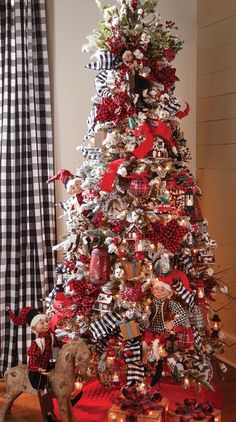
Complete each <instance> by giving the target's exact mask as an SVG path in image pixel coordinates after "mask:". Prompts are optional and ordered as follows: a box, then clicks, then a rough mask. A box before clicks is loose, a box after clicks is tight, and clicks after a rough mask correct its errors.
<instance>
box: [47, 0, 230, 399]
mask: <svg viewBox="0 0 236 422" xmlns="http://www.w3.org/2000/svg"><path fill="white" fill-rule="evenodd" d="M157 2H158V1H157V0H117V3H118V5H117V6H115V5H113V6H102V5H101V3H100V1H98V0H97V1H96V3H97V6H98V7H99V9H100V11H101V14H102V20H101V21H100V23H99V27H98V29H97V30H95V31H94V32H93V34H92V35H91V36H89V37H88V44H87V45H86V46H84V50H85V51H86V52H93V53H95V54H94V57H93V59H92V61H91V62H90V63H89V64H88V65H87V67H88V68H89V69H91V70H93V71H97V73H96V76H95V87H96V94H95V96H94V97H93V99H92V102H93V105H92V110H91V113H90V116H89V118H88V132H87V134H86V136H85V139H84V141H83V145H82V147H81V150H82V153H83V155H84V158H85V159H84V162H83V164H82V165H81V166H80V167H79V168H78V169H77V171H76V173H75V174H72V173H71V172H70V171H68V170H60V171H59V172H58V173H57V174H56V175H55V176H53V177H52V178H51V179H50V180H49V182H52V181H54V180H56V179H58V180H60V181H61V182H62V183H63V184H64V185H65V187H66V189H67V191H68V193H69V199H68V200H67V201H65V202H63V203H61V207H62V208H63V210H64V217H65V218H66V227H67V234H66V235H65V237H64V239H63V240H62V242H61V243H60V244H58V245H57V246H55V248H54V249H55V250H60V249H61V250H63V257H62V260H61V261H60V263H58V265H57V268H56V273H57V285H56V286H55V288H54V289H53V291H52V292H51V294H50V295H49V297H48V298H47V300H46V303H47V306H48V313H49V314H50V315H51V328H52V329H53V330H54V331H55V332H56V334H57V336H58V337H59V338H61V339H65V340H66V339H78V338H80V339H83V340H84V341H85V342H87V343H88V344H89V345H90V348H91V349H92V350H93V361H91V372H92V373H93V374H96V375H97V377H98V378H99V380H100V381H101V382H102V383H103V384H105V385H107V386H109V387H115V388H118V389H123V391H124V388H128V387H129V386H133V385H134V386H135V387H137V388H141V389H142V388H144V389H145V386H148V387H154V386H155V385H156V384H157V383H158V382H162V381H164V379H165V377H166V376H169V377H172V378H173V379H174V380H176V381H178V382H179V383H180V384H182V385H183V386H184V387H185V388H186V387H188V386H189V385H191V384H195V385H196V387H197V388H199V385H200V384H202V385H204V386H205V387H207V388H208V389H212V386H211V379H212V375H213V371H212V365H211V360H212V357H213V356H214V354H215V353H219V352H221V351H222V347H223V346H222V342H221V340H220V338H219V317H218V315H214V313H213V312H212V310H211V305H210V302H211V299H212V293H213V292H215V291H216V290H217V289H218V288H219V289H221V291H222V289H223V288H224V286H222V284H221V283H220V281H219V280H218V279H217V277H216V276H215V275H214V271H213V269H212V266H213V264H214V254H213V252H212V249H213V248H214V247H216V243H215V241H214V240H212V239H211V238H210V236H209V234H208V224H207V220H206V219H205V218H204V217H203V216H202V213H201V210H200V205H199V199H200V196H201V191H200V189H199V187H198V186H197V183H196V180H195V178H194V177H193V175H192V174H191V173H190V171H189V169H188V166H187V163H188V161H189V160H190V159H191V157H190V152H189V149H188V147H187V145H186V140H185V139H184V135H183V133H182V131H181V119H182V118H184V117H185V116H187V115H188V113H189V105H188V104H181V102H180V100H179V99H178V98H177V97H176V96H175V83H176V82H177V81H178V77H177V76H176V69H175V68H174V67H173V66H172V62H173V60H174V58H175V56H176V54H177V53H178V52H179V51H180V50H181V49H182V46H183V42H182V41H181V40H180V38H179V37H178V35H176V34H175V33H176V29H177V28H176V26H175V23H174V22H172V21H167V22H165V24H162V23H161V21H160V17H159V15H158V14H157V12H156V6H157Z"/></svg>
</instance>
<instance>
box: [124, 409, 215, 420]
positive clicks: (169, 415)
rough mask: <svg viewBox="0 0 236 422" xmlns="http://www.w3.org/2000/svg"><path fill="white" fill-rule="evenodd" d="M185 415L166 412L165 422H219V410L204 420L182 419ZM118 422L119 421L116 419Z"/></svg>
mask: <svg viewBox="0 0 236 422" xmlns="http://www.w3.org/2000/svg"><path fill="white" fill-rule="evenodd" d="M184 417H185V415H176V413H173V412H171V411H167V412H166V419H165V422H185V421H186V422H194V421H196V420H201V422H221V421H222V417H221V410H218V409H214V410H213V411H212V414H211V415H210V416H206V417H204V419H193V418H191V419H184ZM118 420H119V419H118Z"/></svg>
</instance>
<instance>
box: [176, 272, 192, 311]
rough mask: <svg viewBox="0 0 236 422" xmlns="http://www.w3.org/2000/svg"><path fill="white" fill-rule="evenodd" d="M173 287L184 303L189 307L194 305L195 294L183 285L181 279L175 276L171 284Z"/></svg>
mask: <svg viewBox="0 0 236 422" xmlns="http://www.w3.org/2000/svg"><path fill="white" fill-rule="evenodd" d="M172 287H173V289H174V290H175V292H176V293H177V294H178V296H179V297H180V298H181V299H182V300H183V302H184V303H185V305H187V306H188V307H189V308H193V306H194V305H195V295H194V294H193V293H192V292H190V291H189V290H188V289H186V287H185V286H184V285H183V283H182V281H181V280H180V279H179V278H176V279H175V280H174V281H173V284H172Z"/></svg>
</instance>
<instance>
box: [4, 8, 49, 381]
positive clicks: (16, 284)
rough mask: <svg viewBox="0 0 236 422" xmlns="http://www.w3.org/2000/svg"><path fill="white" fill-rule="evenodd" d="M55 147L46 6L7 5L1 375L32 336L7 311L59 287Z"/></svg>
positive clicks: (36, 303)
mask: <svg viewBox="0 0 236 422" xmlns="http://www.w3.org/2000/svg"><path fill="white" fill-rule="evenodd" d="M52 174H53V145H52V128H51V108H50V90H49V69H48V55H47V35H46V17H45V4H44V0H5V2H4V1H3V0H1V3H0V270H1V273H0V305H1V306H0V311H1V326H0V336H1V369H0V372H1V374H2V373H3V372H4V370H5V369H6V368H8V367H11V366H13V365H15V364H17V363H18V362H25V361H26V358H27V348H28V346H29V344H30V341H31V334H30V331H29V330H28V329H27V331H26V328H18V329H16V328H15V327H14V326H13V325H12V323H10V321H9V319H8V317H7V316H6V312H5V309H6V306H10V307H11V308H12V309H13V311H15V312H17V311H18V310H21V309H22V308H23V307H25V306H32V307H37V308H42V302H41V301H40V299H41V298H43V297H45V295H46V293H48V291H49V290H50V289H51V287H52V285H53V267H54V259H53V253H52V246H53V244H54V243H55V238H54V230H55V221H54V202H55V201H54V190H53V185H52V184H50V185H47V183H46V181H47V179H48V178H49V176H51V175H52Z"/></svg>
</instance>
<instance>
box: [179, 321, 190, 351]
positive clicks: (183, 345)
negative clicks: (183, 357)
mask: <svg viewBox="0 0 236 422" xmlns="http://www.w3.org/2000/svg"><path fill="white" fill-rule="evenodd" d="M175 335H176V337H177V339H178V350H183V351H184V350H186V349H190V348H191V347H192V346H193V343H194V334H193V330H192V327H184V326H181V327H180V326H179V327H176V328H175Z"/></svg>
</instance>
